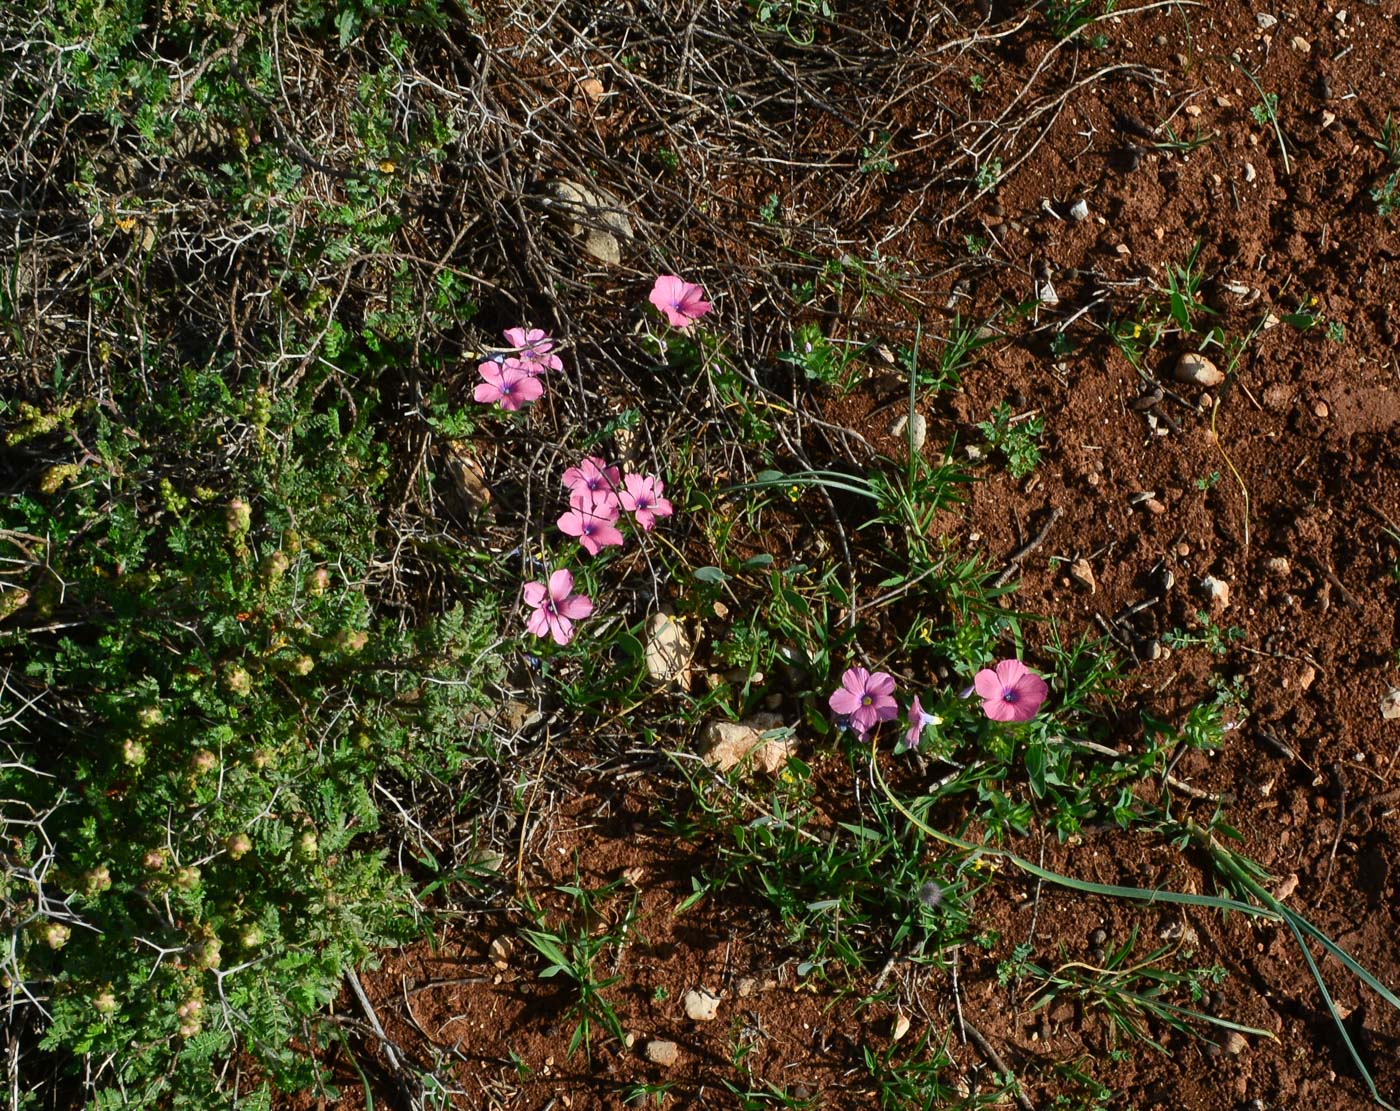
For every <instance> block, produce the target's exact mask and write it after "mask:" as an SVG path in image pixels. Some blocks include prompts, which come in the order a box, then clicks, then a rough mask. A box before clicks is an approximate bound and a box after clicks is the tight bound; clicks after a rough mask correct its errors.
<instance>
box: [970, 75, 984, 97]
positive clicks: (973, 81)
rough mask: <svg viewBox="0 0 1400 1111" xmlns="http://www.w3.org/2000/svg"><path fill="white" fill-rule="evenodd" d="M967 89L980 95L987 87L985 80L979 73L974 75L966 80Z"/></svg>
mask: <svg viewBox="0 0 1400 1111" xmlns="http://www.w3.org/2000/svg"><path fill="white" fill-rule="evenodd" d="M967 87H968V88H969V89H971V90H972V91H973V92H974V93H980V92H981V91H982V90H983V89H985V88H986V87H987V79H986V78H985V77H983V76H982V75H981V74H980V73H974V74H972V76H970V77H969V78H968V79H967Z"/></svg>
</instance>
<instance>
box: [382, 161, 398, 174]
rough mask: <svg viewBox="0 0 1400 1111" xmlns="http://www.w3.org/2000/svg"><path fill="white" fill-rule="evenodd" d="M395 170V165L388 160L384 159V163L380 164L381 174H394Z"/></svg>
mask: <svg viewBox="0 0 1400 1111" xmlns="http://www.w3.org/2000/svg"><path fill="white" fill-rule="evenodd" d="M394 169H395V166H394V164H393V163H392V162H390V161H389V160H388V159H387V158H386V159H384V161H383V162H381V163H379V172H380V173H381V174H392V173H393V172H394Z"/></svg>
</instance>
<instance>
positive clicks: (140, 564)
mask: <svg viewBox="0 0 1400 1111" xmlns="http://www.w3.org/2000/svg"><path fill="white" fill-rule="evenodd" d="M131 385H132V388H131V389H130V391H129V396H119V397H118V398H116V399H115V401H114V403H113V404H112V405H111V406H96V405H92V404H88V403H81V404H68V405H65V404H63V403H62V401H61V400H59V399H55V400H54V401H53V402H52V403H51V404H49V405H48V406H47V407H41V406H26V407H23V408H21V407H16V409H15V411H14V413H3V414H0V423H5V424H9V425H11V427H12V431H11V432H10V434H9V436H8V443H9V445H10V446H11V449H12V450H11V452H10V456H11V457H12V458H13V457H16V456H18V465H17V468H16V473H19V474H21V475H23V478H22V479H21V480H20V489H21V492H20V493H19V494H18V495H17V496H14V497H13V498H11V499H10V500H9V501H8V502H7V503H6V505H5V508H4V509H3V517H0V548H4V549H6V550H5V551H4V553H3V554H4V557H5V559H6V564H5V566H6V568H7V573H6V576H5V582H6V584H7V585H12V586H13V587H14V589H12V590H9V591H6V592H5V594H4V595H3V597H4V598H5V599H6V600H7V604H6V605H4V606H0V612H3V611H5V610H8V611H9V612H8V613H7V614H6V616H5V617H4V619H3V623H2V624H0V675H3V676H5V677H6V678H5V683H4V689H3V693H0V719H6V720H9V721H10V722H11V725H10V726H9V728H8V730H7V733H8V745H7V746H6V747H7V749H8V752H7V753H6V756H5V759H4V761H3V764H4V766H3V767H0V798H3V799H4V800H5V801H4V802H3V803H0V813H2V814H3V817H4V820H5V823H6V826H7V829H8V838H7V844H6V850H5V853H6V855H5V858H4V877H3V881H0V882H2V883H3V889H2V890H0V895H3V899H4V908H5V924H6V927H7V929H6V930H5V932H4V934H3V936H0V966H3V974H4V977H5V987H6V990H7V992H8V993H10V995H11V998H12V999H13V1000H14V1003H13V1004H12V1009H13V1008H23V1007H25V1006H30V1007H33V1008H35V1010H36V1012H37V1013H40V1014H42V1015H44V1016H46V1018H47V1021H46V1027H47V1029H46V1032H45V1033H44V1035H43V1043H42V1044H43V1047H44V1048H46V1049H48V1050H50V1051H52V1058H53V1061H54V1067H55V1069H56V1071H57V1073H58V1074H59V1075H60V1076H61V1077H67V1078H68V1080H69V1081H74V1080H76V1079H77V1078H78V1077H81V1076H83V1075H84V1071H85V1069H87V1068H89V1067H90V1069H91V1075H92V1080H91V1081H90V1087H89V1090H88V1092H87V1096H88V1098H90V1099H92V1100H93V1105H94V1106H122V1107H145V1106H161V1107H170V1106H190V1107H200V1108H207V1107H212V1106H216V1105H218V1104H219V1102H220V1100H221V1099H224V1098H226V1097H224V1096H221V1095H220V1094H219V1087H220V1086H219V1083H218V1081H217V1080H216V1076H217V1074H218V1067H219V1065H220V1063H221V1062H222V1061H224V1060H226V1059H227V1058H228V1057H229V1056H230V1055H231V1054H232V1053H233V1052H234V1051H235V1049H242V1050H244V1051H246V1052H248V1053H249V1054H251V1056H252V1057H253V1058H254V1059H255V1060H256V1061H257V1062H258V1064H259V1066H260V1068H261V1070H262V1071H263V1072H264V1074H265V1076H266V1078H267V1079H268V1080H270V1081H272V1082H273V1083H274V1084H275V1085H277V1086H278V1087H302V1086H306V1085H308V1084H311V1083H313V1082H314V1081H316V1079H317V1075H316V1065H315V1063H314V1062H313V1061H312V1060H310V1059H309V1058H307V1057H305V1056H304V1055H303V1054H300V1053H298V1052H295V1051H294V1050H293V1049H292V1046H291V1042H292V1039H293V1038H302V1039H304V1038H305V1037H306V1034H307V1031H308V1024H309V1023H311V1022H312V1021H313V1020H314V1017H315V1016H316V1015H317V1014H318V1013H319V1012H320V1011H321V1010H322V1009H323V1008H324V1007H325V1005H326V1004H327V1003H328V1002H329V1001H331V1000H332V999H333V998H334V997H335V995H336V994H337V992H338V990H339V987H340V983H341V980H342V978H343V976H344V974H345V971H346V969H347V968H349V967H352V966H355V965H358V964H361V963H363V962H364V961H366V960H367V959H368V957H369V956H370V954H371V950H372V947H374V946H377V945H383V944H386V943H389V942H393V941H396V940H401V939H404V938H406V937H407V936H409V935H410V934H411V933H412V932H413V931H414V927H415V915H414V911H413V902H412V900H411V899H410V898H409V891H408V884H407V882H406V880H405V878H404V877H403V876H402V875H400V874H398V873H396V872H395V871H393V870H392V869H390V868H389V867H387V866H386V860H385V852H384V851H383V850H382V848H381V847H380V846H379V843H378V842H377V841H376V838H375V836H374V831H375V829H376V826H377V824H378V812H377V808H376V804H375V798H374V795H373V787H374V782H375V779H376V776H380V777H382V776H383V775H384V774H385V771H384V769H385V768H386V766H388V767H393V768H394V769H396V770H397V771H398V772H399V773H401V774H415V773H419V772H422V771H425V770H430V771H434V772H438V773H440V774H446V773H447V772H450V771H451V770H453V769H454V767H455V766H457V765H460V763H461V762H462V761H463V760H464V759H466V758H467V756H469V755H470V754H471V751H472V749H471V746H472V745H473V744H475V743H476V742H474V741H473V740H472V738H471V735H470V733H468V734H467V735H466V737H465V738H463V737H462V734H463V732H464V731H463V729H462V727H461V725H460V721H461V720H462V718H463V716H464V712H465V711H466V710H467V709H468V708H469V707H472V706H479V705H483V704H485V699H484V697H483V695H482V693H481V691H482V685H483V682H484V681H485V679H486V678H487V677H489V676H490V675H491V674H493V670H492V669H494V668H496V667H497V666H498V664H497V663H496V662H495V659H496V657H495V656H494V655H492V653H491V652H490V646H491V644H492V640H493V637H494V623H495V613H494V608H493V607H492V606H490V605H485V604H483V605H479V606H477V607H476V608H475V609H472V610H470V611H464V610H462V609H458V610H456V611H454V612H452V613H449V614H448V615H447V616H446V617H444V618H443V619H442V620H440V621H438V622H436V623H434V624H432V625H431V626H429V627H427V628H424V629H422V630H420V631H419V632H417V633H413V632H403V631H400V629H399V625H398V623H397V622H394V621H391V620H383V621H376V620H375V614H374V611H375V607H374V601H373V597H372V593H371V591H370V589H369V586H368V585H367V584H369V583H370V582H371V581H372V567H371V561H372V559H373V558H374V557H375V554H376V551H377V550H378V544H377V540H378V537H379V532H380V523H379V521H378V519H377V518H378V514H379V509H378V506H377V503H378V500H379V499H378V498H377V493H378V489H379V487H380V486H381V485H382V484H383V483H384V481H385V478H386V475H387V468H386V466H385V462H384V449H383V447H382V445H381V444H380V443H379V442H378V440H377V438H376V435H375V432H374V427H373V423H372V422H373V419H374V414H375V412H376V410H375V408H374V401H375V399H374V397H373V395H372V394H370V393H366V392H364V390H363V389H362V391H361V393H360V394H359V396H358V397H356V398H355V399H354V402H353V403H352V402H350V401H341V402H339V403H338V405H337V406H326V405H324V404H321V405H320V407H319V408H318V407H317V406H316V405H315V404H313V403H312V402H311V400H310V398H311V396H312V395H313V394H314V393H315V388H314V383H313V384H308V386H307V387H305V388H303V389H302V390H301V391H300V392H299V393H297V394H289V395H288V396H287V397H285V398H280V399H274V398H273V397H272V396H271V395H270V394H269V393H268V392H267V391H266V390H262V389H258V390H252V391H247V392H245V393H244V394H243V395H242V396H236V395H235V394H234V393H233V392H232V391H231V390H230V389H229V388H228V387H227V386H226V385H225V384H224V381H223V379H222V377H221V375H220V374H218V373H216V372H213V371H208V372H195V371H184V372H182V373H180V374H178V375H171V376H170V377H169V379H168V380H167V381H166V382H165V383H164V385H160V384H156V383H152V385H153V386H154V391H153V392H154V396H153V397H152V398H151V400H150V401H148V402H147V403H145V404H142V402H141V400H140V397H141V394H142V389H141V388H140V387H139V386H138V385H137V383H136V380H135V377H134V376H131ZM334 392H335V391H329V390H328V391H325V393H324V395H325V396H333V395H334ZM345 396H346V397H349V394H348V392H347V394H346V395H345ZM118 412H133V413H139V414H140V417H139V419H138V420H135V421H132V422H128V421H126V420H123V419H119V418H118V417H117V416H116V415H115V414H116V413H118ZM351 412H353V413H354V414H355V415H354V416H353V417H352V416H350V415H349V414H350V413H351ZM15 415H18V416H19V417H20V419H19V420H18V421H15V420H13V417H14V416H15ZM80 445H83V446H80ZM53 459H59V460H61V461H60V462H57V463H55V462H47V461H49V460H53ZM434 677H450V678H452V679H454V680H455V681H454V682H451V683H442V682H437V683H434V682H431V681H430V680H431V679H433V678H434ZM448 725H453V726H454V728H452V729H451V730H450V731H449V730H448V728H446V727H447V726H448ZM449 736H451V737H454V738H457V739H455V740H453V741H452V742H451V744H450V745H449V743H448V742H447V741H446V740H445V739H444V738H446V737H449ZM246 1091H247V1083H246V1080H245V1081H244V1092H245V1094H246Z"/></svg>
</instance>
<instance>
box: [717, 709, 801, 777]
mask: <svg viewBox="0 0 1400 1111" xmlns="http://www.w3.org/2000/svg"><path fill="white" fill-rule="evenodd" d="M782 724H783V720H782V718H780V717H779V716H778V715H777V714H754V716H753V717H751V718H749V719H748V720H747V721H712V722H709V723H707V724H706V726H705V728H704V729H703V730H701V733H700V745H701V758H702V759H703V760H704V761H705V763H707V764H709V765H710V766H711V767H713V768H718V769H719V770H720V771H722V772H728V771H732V770H733V769H735V768H737V767H738V766H739V765H740V764H742V763H744V762H745V761H746V760H747V761H749V762H750V764H751V766H752V767H753V768H754V769H756V770H758V771H764V772H767V773H768V774H769V775H773V774H775V773H776V772H778V771H779V770H780V769H781V768H782V766H783V765H784V764H786V763H787V760H788V757H789V756H791V755H792V738H791V737H789V736H771V735H769V734H771V733H772V732H774V731H776V730H779V729H781V728H782Z"/></svg>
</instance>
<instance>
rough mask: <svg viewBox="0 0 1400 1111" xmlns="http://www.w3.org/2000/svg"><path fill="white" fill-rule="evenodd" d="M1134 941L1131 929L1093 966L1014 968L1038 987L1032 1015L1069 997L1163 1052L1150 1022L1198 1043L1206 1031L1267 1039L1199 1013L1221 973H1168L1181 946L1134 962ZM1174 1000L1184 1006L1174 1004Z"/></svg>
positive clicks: (1033, 995)
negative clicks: (1099, 1010) (1217, 1029)
mask: <svg viewBox="0 0 1400 1111" xmlns="http://www.w3.org/2000/svg"><path fill="white" fill-rule="evenodd" d="M1137 937H1138V930H1137V927H1136V926H1135V927H1133V929H1132V930H1131V931H1130V932H1129V934H1128V937H1127V938H1126V939H1125V940H1124V942H1123V944H1122V945H1119V946H1116V947H1114V948H1112V949H1110V950H1109V951H1108V953H1107V954H1106V955H1105V956H1104V957H1103V958H1102V959H1101V960H1099V961H1097V962H1095V963H1093V964H1087V963H1084V962H1080V961H1066V962H1065V963H1063V964H1061V965H1059V966H1058V967H1056V968H1054V969H1046V968H1043V967H1041V966H1040V965H1038V964H1033V963H1030V962H1024V963H1021V964H1020V965H1018V971H1019V972H1020V973H1021V975H1023V976H1025V977H1027V978H1030V979H1032V980H1035V981H1038V983H1037V984H1036V987H1035V988H1034V990H1033V991H1032V993H1031V999H1032V1000H1034V1002H1033V1003H1032V1008H1031V1009H1032V1010H1036V1009H1039V1008H1041V1007H1044V1006H1047V1005H1048V1004H1050V1003H1051V1002H1052V1001H1053V1000H1055V999H1057V998H1059V997H1061V996H1065V995H1069V996H1072V997H1074V998H1076V999H1078V1000H1080V1001H1081V1002H1082V1003H1083V1004H1084V1005H1086V1006H1092V1007H1099V1008H1102V1009H1103V1010H1104V1011H1105V1013H1107V1015H1108V1016H1109V1019H1110V1020H1111V1021H1112V1023H1113V1029H1114V1031H1115V1032H1116V1033H1118V1034H1122V1035H1124V1036H1125V1037H1126V1038H1127V1039H1128V1040H1129V1041H1142V1042H1146V1043H1147V1044H1148V1045H1150V1046H1152V1047H1153V1048H1155V1049H1158V1050H1160V1051H1162V1052H1166V1050H1164V1049H1163V1048H1162V1046H1161V1045H1160V1044H1159V1043H1158V1042H1156V1041H1155V1040H1154V1039H1153V1037H1152V1035H1151V1034H1150V1033H1149V1031H1148V1028H1147V1025H1146V1020H1147V1019H1148V1018H1149V1017H1150V1018H1152V1019H1156V1020H1157V1021H1159V1022H1161V1023H1162V1024H1163V1025H1165V1026H1168V1027H1170V1028H1171V1029H1173V1030H1178V1031H1180V1032H1182V1033H1186V1034H1192V1035H1195V1036H1197V1037H1204V1035H1203V1034H1202V1032H1201V1028H1202V1027H1203V1026H1210V1025H1213V1026H1217V1027H1220V1028H1221V1029H1224V1030H1233V1031H1242V1032H1247V1033H1250V1034H1253V1035H1255V1036H1264V1037H1267V1036H1268V1034H1267V1033H1265V1032H1264V1031H1260V1030H1254V1029H1251V1028H1249V1027H1244V1026H1240V1025H1239V1024H1238V1023H1234V1022H1231V1021H1230V1020H1228V1019H1225V1018H1221V1017H1219V1016H1217V1015H1213V1014H1210V1013H1208V1012H1206V1011H1202V1010H1199V1009H1198V1006H1199V1004H1200V1003H1201V1001H1202V1000H1203V999H1204V998H1205V996H1206V993H1207V991H1209V990H1210V987H1214V986H1217V985H1219V984H1220V983H1222V982H1223V981H1224V979H1225V976H1226V973H1225V969H1224V968H1221V967H1220V966H1218V965H1212V966H1210V967H1207V968H1201V967H1188V968H1184V969H1181V968H1173V967H1170V962H1172V960H1173V958H1175V957H1176V956H1177V954H1178V953H1179V952H1180V951H1181V945H1180V943H1179V942H1178V943H1175V944H1171V943H1169V944H1166V945H1161V946H1158V947H1157V948H1155V949H1153V950H1152V951H1151V952H1149V953H1146V954H1143V955H1142V956H1139V957H1136V958H1134V955H1133V951H1134V949H1136V947H1137ZM1177 999H1181V1000H1182V1001H1181V1002H1177V1001H1176V1000H1177ZM1187 1004H1190V1005H1187Z"/></svg>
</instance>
